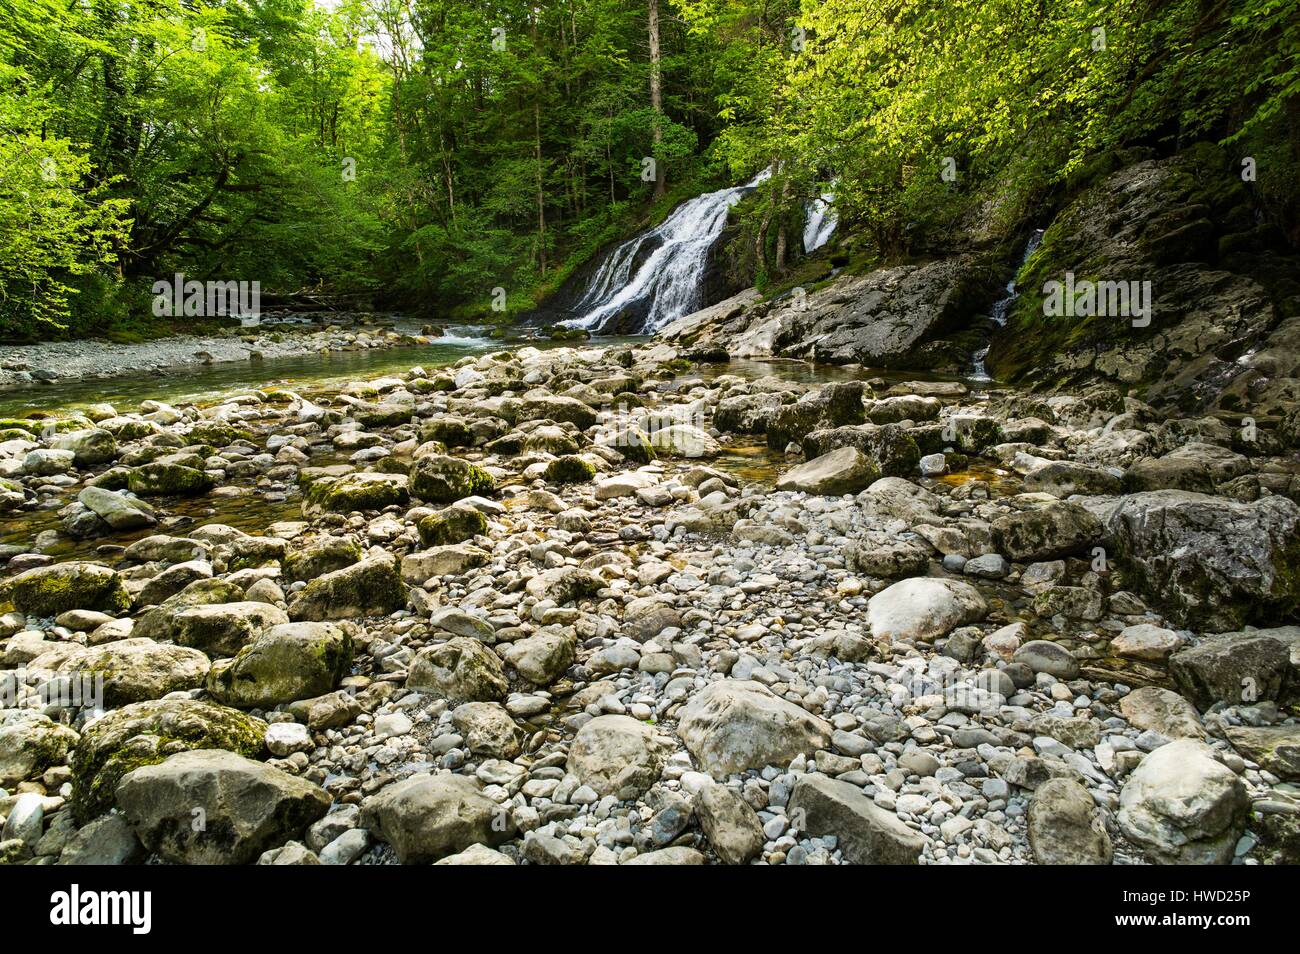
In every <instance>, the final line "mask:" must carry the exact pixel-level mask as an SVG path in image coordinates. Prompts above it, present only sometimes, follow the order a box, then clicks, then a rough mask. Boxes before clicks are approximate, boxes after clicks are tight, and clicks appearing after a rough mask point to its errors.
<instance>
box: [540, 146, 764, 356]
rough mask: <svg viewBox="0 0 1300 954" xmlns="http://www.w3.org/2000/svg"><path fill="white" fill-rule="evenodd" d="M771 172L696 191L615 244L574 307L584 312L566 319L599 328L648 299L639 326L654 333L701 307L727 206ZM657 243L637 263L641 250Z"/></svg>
mask: <svg viewBox="0 0 1300 954" xmlns="http://www.w3.org/2000/svg"><path fill="white" fill-rule="evenodd" d="M771 175H772V170H771V169H764V170H763V171H762V172H760V173H759V174H758V175H756V176H754V178H752V179H750V180H749V181H748V182H746V183H745V184H744V185H741V186H735V187H733V188H730V189H720V190H718V191H717V192H706V193H705V194H704V195H697V196H696V197H695V198H693V199H689V200H687V201H686V202H683V203H682V204H681V205H679V206H678V207H677V208H676V209H674V210H673V212H672V214H671V215H669V216H668V218H666V219H664V221H663V222H662V223H661V224H660V225H658V226H657V227H655V228H653V229H650V230H648V231H646V232H642V233H641V234H640V235H638V236H636V237H635V238H632V239H629V240H628V241H626V242H624V243H623V244H622V245H620V246H618V247H617V248H615V249H614V250H613V251H612V252H610V253H609V255H607V256H605V260H604V261H603V262H601V264H600V268H599V269H597V270H596V274H595V275H593V276H592V279H591V282H590V283H589V284H588V285H587V290H586V291H585V292H583V295H582V297H581V298H580V299H578V302H577V304H576V305H575V310H576V311H579V312H581V316H580V317H578V318H570V319H569V320H568V321H564V322H561V324H563V325H567V326H569V327H571V328H589V329H592V330H595V331H599V330H600V328H601V326H603V325H604V324H605V323H606V322H608V321H609V320H610V319H612V318H615V317H616V316H618V315H619V314H620V313H622V312H623V311H624V310H626V309H627V308H629V307H633V306H638V307H642V306H646V305H647V304H648V310H647V312H646V317H645V320H644V321H643V322H642V324H641V329H640V331H641V333H642V334H650V333H652V332H654V331H656V330H658V329H659V328H662V327H663V326H664V325H666V324H668V322H670V321H672V320H673V319H675V318H680V317H681V316H682V315H688V314H690V313H691V312H693V311H696V310H698V309H699V308H700V307H701V305H702V304H703V302H702V301H701V300H700V298H701V296H700V285H701V283H702V282H703V279H704V270H705V268H706V266H707V265H708V255H709V249H710V247H712V245H713V243H714V242H716V241H717V240H718V236H720V235H721V234H722V229H723V227H724V226H725V225H726V224H727V211H728V210H729V209H730V208H731V207H732V206H733V205H735V204H736V203H737V202H739V201H740V200H741V199H742V198H743V197H744V196H745V195H746V194H747V193H748V192H750V191H751V190H753V189H754V188H755V187H757V186H758V184H759V183H761V182H763V181H764V180H765V179H767V178H769V177H770V176H771ZM656 244H657V247H656V248H655V249H654V251H652V252H651V253H650V255H649V256H648V257H647V258H646V259H645V261H644V262H642V263H641V264H640V266H639V267H637V266H636V263H637V259H638V257H639V255H640V254H641V252H642V250H643V249H645V248H646V247H647V246H653V245H656ZM634 267H635V268H636V271H635V272H633V268H634Z"/></svg>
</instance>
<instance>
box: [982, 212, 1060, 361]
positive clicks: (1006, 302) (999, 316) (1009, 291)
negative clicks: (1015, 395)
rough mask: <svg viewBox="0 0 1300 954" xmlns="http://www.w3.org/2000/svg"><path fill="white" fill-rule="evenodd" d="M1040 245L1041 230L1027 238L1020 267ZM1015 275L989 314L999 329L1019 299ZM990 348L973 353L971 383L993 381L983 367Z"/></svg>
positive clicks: (987, 346)
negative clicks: (973, 365) (973, 366)
mask: <svg viewBox="0 0 1300 954" xmlns="http://www.w3.org/2000/svg"><path fill="white" fill-rule="evenodd" d="M1042 243H1043V230H1042V229H1036V230H1035V231H1034V234H1033V235H1031V236H1029V241H1028V242H1027V243H1026V244H1025V254H1024V255H1022V256H1020V265H1021V266H1023V265H1024V264H1025V262H1027V261H1029V256H1030V255H1033V254H1034V252H1035V251H1037V250H1038V246H1039V245H1041V244H1042ZM1018 274H1020V267H1017V268H1016V275H1018ZM1016 275H1012V276H1011V280H1010V281H1009V282H1007V288H1006V294H1005V295H1003V296H1002V297H1001V298H999V299H998V300H997V301H996V302H994V303H993V310H992V311H991V312H989V317H990V318H992V319H993V320H994V322H996V323H997V324H998V326H999V327H1000V326H1002V325H1005V324H1006V323H1007V312H1009V311H1010V310H1011V305H1012V303H1014V302H1015V300H1016V299H1017V298H1019V297H1020V292H1018V291H1017V290H1016ZM991 346H992V342H990V343H989V344H986V345H985V346H984V347H983V348H981V349H980V350H979V351H976V352H975V356H974V364H975V368H974V370H973V371H972V372H971V380H972V381H992V380H993V379H992V378H991V377H989V373H988V371H987V370H986V369H985V367H984V360H985V359H986V358H987V357H988V356H989V348H990V347H991Z"/></svg>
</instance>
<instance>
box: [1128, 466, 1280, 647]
mask: <svg viewBox="0 0 1300 954" xmlns="http://www.w3.org/2000/svg"><path fill="white" fill-rule="evenodd" d="M1106 541H1107V546H1108V547H1109V548H1111V550H1112V552H1113V553H1114V554H1115V557H1116V559H1117V561H1118V562H1119V563H1120V565H1121V566H1122V567H1123V568H1124V570H1125V573H1126V577H1127V578H1128V579H1129V580H1130V582H1131V585H1132V586H1133V587H1134V588H1135V589H1136V590H1137V591H1138V592H1139V593H1140V594H1141V595H1142V596H1144V597H1146V598H1148V599H1149V600H1150V601H1152V603H1153V604H1154V605H1157V606H1160V607H1161V608H1163V609H1164V611H1165V614H1166V615H1167V616H1168V617H1169V618H1170V619H1171V620H1173V621H1174V622H1176V623H1177V624H1178V625H1180V626H1186V627H1189V628H1199V629H1205V630H1210V631H1212V632H1213V631H1215V630H1226V629H1233V628H1237V627H1240V626H1242V625H1243V624H1246V623H1256V622H1263V621H1269V620H1274V619H1284V618H1286V617H1287V615H1288V614H1290V613H1292V612H1294V611H1295V610H1296V608H1297V607H1300V573H1297V572H1296V567H1297V566H1300V506H1297V505H1296V504H1295V503H1294V502H1292V501H1290V500H1287V499H1286V498H1284V497H1274V496H1270V497H1264V498H1261V499H1260V500H1256V501H1254V502H1251V503H1243V502H1241V501H1236V500H1227V499H1224V498H1221V497H1210V496H1206V495H1204V494H1197V493H1189V492H1185V491H1179V490H1158V491H1151V492H1147V493H1140V494H1134V495H1132V496H1129V497H1124V498H1122V499H1121V500H1120V501H1119V504H1118V506H1116V507H1115V508H1114V510H1113V511H1112V512H1111V513H1110V516H1109V518H1108V520H1107V522H1106Z"/></svg>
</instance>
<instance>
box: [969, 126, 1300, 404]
mask: <svg viewBox="0 0 1300 954" xmlns="http://www.w3.org/2000/svg"><path fill="white" fill-rule="evenodd" d="M1284 249H1285V242H1284V240H1283V237H1282V236H1281V235H1280V234H1278V233H1275V232H1273V231H1272V230H1271V229H1270V228H1269V227H1268V226H1266V225H1262V224H1260V223H1259V222H1258V220H1257V216H1256V214H1255V211H1254V209H1253V207H1252V204H1251V197H1250V194H1249V192H1248V190H1247V186H1246V185H1245V184H1243V183H1242V181H1241V180H1240V178H1238V177H1237V176H1236V175H1234V174H1233V172H1232V171H1231V170H1230V168H1229V166H1228V163H1227V160H1226V157H1225V156H1224V155H1223V154H1222V152H1221V151H1219V150H1218V149H1216V148H1214V147H1211V146H1208V145H1203V146H1198V147H1196V148H1194V149H1191V150H1189V151H1188V152H1186V153H1183V154H1180V155H1178V156H1175V157H1173V158H1170V159H1164V160H1148V161H1142V162H1136V163H1133V164H1131V165H1127V166H1124V167H1123V168H1120V169H1118V170H1117V171H1114V172H1112V173H1110V174H1109V175H1106V176H1104V177H1103V178H1101V179H1100V181H1098V182H1096V184H1094V185H1092V186H1091V187H1089V188H1087V189H1085V190H1083V191H1082V192H1080V193H1079V194H1078V195H1077V197H1075V198H1074V199H1073V200H1072V201H1071V202H1069V204H1068V205H1067V206H1066V207H1065V209H1064V210H1063V211H1062V212H1061V213H1060V214H1059V215H1058V216H1057V217H1056V219H1055V220H1054V221H1053V223H1052V225H1051V227H1050V228H1049V229H1048V230H1047V233H1046V234H1045V236H1044V238H1043V243H1042V246H1041V248H1040V249H1039V251H1038V252H1037V253H1036V254H1035V255H1034V256H1032V257H1031V258H1030V259H1029V261H1028V262H1026V264H1025V266H1024V268H1023V269H1022V271H1021V274H1020V286H1021V289H1022V295H1021V297H1020V298H1019V299H1018V300H1017V301H1016V303H1015V304H1014V306H1013V307H1012V309H1011V311H1010V314H1009V316H1008V322H1007V324H1006V326H1005V327H1004V328H1002V329H1001V330H1000V331H999V333H997V334H996V335H995V336H994V339H993V343H992V348H991V350H990V353H989V368H990V370H991V371H992V372H993V374H994V375H995V376H996V377H998V378H999V379H1002V380H1008V381H1013V382H1021V383H1026V384H1030V385H1033V386H1037V387H1048V388H1050V387H1064V386H1078V385H1080V384H1085V383H1093V382H1097V381H1102V382H1109V383H1112V384H1115V385H1118V386H1121V387H1123V388H1125V389H1126V390H1129V391H1131V392H1133V393H1135V394H1136V395H1137V396H1139V397H1141V398H1143V399H1144V400H1146V401H1148V402H1150V403H1152V404H1155V405H1157V406H1167V407H1177V408H1179V409H1180V410H1182V411H1213V410H1222V411H1225V412H1227V411H1242V412H1246V411H1250V410H1253V411H1255V412H1258V413H1259V414H1262V415H1265V416H1272V415H1275V414H1276V413H1277V412H1278V410H1279V408H1278V407H1277V406H1276V403H1277V400H1278V399H1279V398H1281V397H1282V396H1284V395H1285V394H1288V393H1289V394H1292V398H1291V399H1292V400H1294V376H1295V373H1296V367H1297V358H1298V356H1300V352H1298V351H1297V345H1300V337H1298V334H1297V332H1298V331H1300V328H1298V327H1297V322H1296V320H1295V319H1296V317H1297V315H1300V261H1297V260H1296V259H1295V258H1290V257H1287V255H1286V254H1285V252H1284ZM1067 281H1069V282H1072V283H1073V286H1074V288H1075V290H1076V303H1075V304H1076V306H1078V305H1082V306H1083V307H1074V308H1067V309H1065V311H1067V312H1068V313H1061V311H1062V309H1059V308H1054V307H1053V306H1054V304H1055V302H1053V301H1052V300H1051V291H1052V289H1053V286H1052V285H1051V284H1050V283H1052V282H1061V283H1066V282H1067ZM1102 283H1111V284H1110V285H1109V286H1107V288H1108V290H1109V289H1114V288H1115V287H1116V285H1117V284H1122V285H1123V287H1124V288H1126V289H1127V290H1129V291H1133V290H1137V291H1138V292H1139V294H1141V293H1142V292H1143V291H1145V292H1146V294H1147V295H1149V298H1150V301H1149V306H1150V307H1149V314H1146V315H1143V316H1138V315H1134V314H1129V315H1124V314H1117V313H1116V311H1118V310H1119V309H1116V308H1115V307H1114V305H1115V301H1114V300H1111V301H1108V302H1102V303H1101V304H1103V305H1107V306H1108V307H1093V308H1091V309H1089V308H1088V307H1087V301H1086V298H1087V293H1088V291H1089V289H1090V288H1091V289H1093V290H1101V289H1102V287H1103V285H1102ZM1080 296H1081V297H1080ZM1111 297H1112V299H1113V296H1111ZM1088 311H1091V312H1092V313H1091V314H1088V313H1086V312H1088ZM1130 311H1132V309H1130ZM1288 380H1289V381H1290V382H1291V383H1290V384H1286V383H1284V382H1285V381H1288Z"/></svg>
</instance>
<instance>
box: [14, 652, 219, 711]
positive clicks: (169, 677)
mask: <svg viewBox="0 0 1300 954" xmlns="http://www.w3.org/2000/svg"><path fill="white" fill-rule="evenodd" d="M28 665H29V668H31V669H35V670H45V671H48V672H51V673H60V674H65V675H71V676H74V677H87V676H88V675H89V674H92V673H93V677H94V679H95V680H96V681H98V680H100V679H102V680H103V702H104V705H105V706H108V707H113V706H121V705H126V704H127V703H130V702H143V701H145V700H147V699H158V698H161V697H162V696H165V695H167V693H169V692H179V691H182V690H188V689H197V688H199V687H200V686H202V685H203V680H204V678H205V677H206V676H207V674H208V669H209V667H210V666H211V663H210V662H209V660H208V657H207V656H206V655H204V654H203V652H201V651H200V650H198V649H193V648H190V647H187V646H170V645H167V644H165V643H157V642H154V640H152V639H148V638H145V637H135V636H133V637H131V638H129V639H118V640H114V641H113V642H109V643H104V644H103V645H101V646H82V645H80V644H78V643H64V644H62V645H60V646H59V647H57V648H55V649H51V650H49V651H48V652H44V653H42V654H41V655H39V656H37V657H36V658H35V659H33V660H32V661H31V663H29V664H28Z"/></svg>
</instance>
